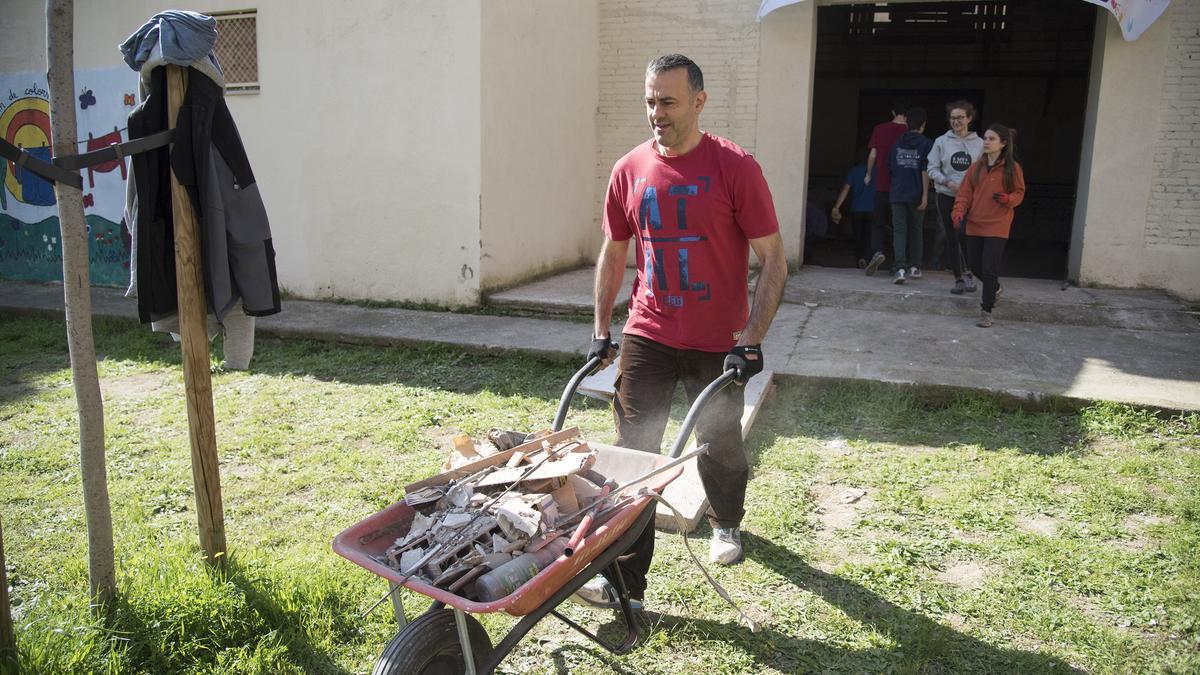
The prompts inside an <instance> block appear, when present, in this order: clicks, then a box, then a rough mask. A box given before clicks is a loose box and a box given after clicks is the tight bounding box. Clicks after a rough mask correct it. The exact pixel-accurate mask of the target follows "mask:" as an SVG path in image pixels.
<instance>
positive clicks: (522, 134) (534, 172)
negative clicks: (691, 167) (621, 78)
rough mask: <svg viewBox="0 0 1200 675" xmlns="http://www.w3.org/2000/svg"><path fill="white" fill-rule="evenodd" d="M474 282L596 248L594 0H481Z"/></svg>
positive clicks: (517, 276)
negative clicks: (478, 255) (479, 191)
mask: <svg viewBox="0 0 1200 675" xmlns="http://www.w3.org/2000/svg"><path fill="white" fill-rule="evenodd" d="M482 13H483V18H482V25H483V26H484V27H485V28H486V29H485V30H484V31H483V34H482V66H481V78H480V80H481V85H480V86H481V89H482V95H481V98H482V106H483V110H482V126H483V131H482V137H481V140H482V143H483V147H482V150H481V154H480V156H481V164H482V171H481V186H482V201H481V203H480V211H481V213H480V223H479V229H480V240H481V258H480V261H479V273H480V274H479V279H480V285H481V286H482V288H483V289H484V290H485V291H486V290H488V289H492V288H496V287H500V286H506V285H511V284H513V283H516V282H519V281H522V280H524V279H527V278H529V277H531V276H535V275H538V274H541V273H544V272H547V271H550V270H556V269H561V268H564V267H573V266H575V265H579V264H582V263H583V262H584V261H585V260H590V259H591V258H593V257H594V256H595V254H596V244H597V239H596V237H595V232H594V229H595V228H594V225H595V222H596V220H595V210H594V206H595V203H596V182H595V175H594V167H595V162H596V133H595V128H596V104H597V99H598V96H599V93H598V82H597V77H596V73H597V71H598V69H599V42H598V38H597V7H596V4H595V3H594V2H562V1H561V0H528V1H525V2H487V1H485V2H483V3H482Z"/></svg>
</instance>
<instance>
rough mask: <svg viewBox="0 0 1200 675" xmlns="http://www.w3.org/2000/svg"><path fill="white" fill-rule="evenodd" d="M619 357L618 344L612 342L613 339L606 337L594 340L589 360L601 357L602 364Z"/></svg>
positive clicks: (589, 352)
mask: <svg viewBox="0 0 1200 675" xmlns="http://www.w3.org/2000/svg"><path fill="white" fill-rule="evenodd" d="M616 355H617V343H615V342H613V341H612V338H610V337H609V336H607V335H605V336H604V337H598V338H592V346H591V348H590V349H588V354H587V360H588V361H591V360H592V359H593V358H595V357H597V356H599V357H600V362H601V363H605V362H606V361H610V360H612V358H613V357H615V356H616Z"/></svg>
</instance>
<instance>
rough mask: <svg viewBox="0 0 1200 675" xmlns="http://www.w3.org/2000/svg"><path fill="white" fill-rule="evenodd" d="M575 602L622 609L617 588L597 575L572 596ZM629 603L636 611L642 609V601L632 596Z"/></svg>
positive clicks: (595, 606) (602, 607) (601, 607)
mask: <svg viewBox="0 0 1200 675" xmlns="http://www.w3.org/2000/svg"><path fill="white" fill-rule="evenodd" d="M571 599H572V600H574V601H575V602H577V603H579V604H581V605H585V606H587V607H594V608H596V609H620V607H621V599H620V598H618V597H617V589H616V588H615V587H614V586H613V585H612V584H610V583H608V579H605V578H604V577H603V576H600V575H596V576H594V577H592V578H591V580H590V581H588V582H587V583H586V584H584V585H583V586H582V587H580V589H579V590H577V591H575V594H574V595H572V596H571ZM629 605H630V607H631V608H632V609H633V611H635V612H640V611H642V601H641V600H638V599H637V598H630V599H629Z"/></svg>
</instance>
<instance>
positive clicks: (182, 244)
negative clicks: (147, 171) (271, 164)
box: [166, 65, 225, 565]
mask: <svg viewBox="0 0 1200 675" xmlns="http://www.w3.org/2000/svg"><path fill="white" fill-rule="evenodd" d="M166 68H167V124H168V126H169V127H170V128H172V129H173V128H175V120H176V118H177V117H178V116H179V107H180V105H182V103H183V94H184V92H185V91H186V90H187V71H186V70H184V69H183V68H182V67H180V66H176V65H168V66H167V67H166ZM202 150H203V149H201V151H202ZM171 211H172V214H173V220H174V224H175V282H176V284H177V285H178V287H179V335H180V338H181V340H180V344H181V346H182V349H183V381H184V389H185V391H186V393H187V413H188V435H189V437H190V438H191V445H192V480H193V481H194V482H195V484H196V514H197V516H198V518H199V521H200V547H201V548H203V549H204V553H205V555H206V556H207V557H208V561H209V562H210V563H213V564H218V565H219V564H221V563H223V562H224V561H225V511H224V507H223V506H222V503H221V473H220V469H219V467H218V466H217V434H216V424H215V422H214V419H213V399H212V374H211V373H210V372H209V353H208V327H207V319H206V315H207V313H208V312H207V302H206V301H205V296H204V282H203V278H202V276H201V271H200V265H201V260H200V228H199V225H198V224H197V222H196V213H195V211H193V210H192V203H191V200H190V199H189V198H188V194H187V191H186V190H185V189H184V187H183V186H182V185H180V184H179V179H178V178H176V177H175V172H174V171H173V170H172V171H171Z"/></svg>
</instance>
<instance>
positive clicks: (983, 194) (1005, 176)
mask: <svg viewBox="0 0 1200 675" xmlns="http://www.w3.org/2000/svg"><path fill="white" fill-rule="evenodd" d="M1016 141H1017V131H1016V129H1009V128H1008V127H1006V126H1004V125H1003V124H993V125H991V126H990V127H988V129H987V132H986V133H984V135H983V155H981V156H980V157H979V159H978V160H976V161H975V163H974V164H972V165H971V168H969V169H967V175H966V177H965V179H964V180H963V183H962V187H960V188H959V189H958V194H957V195H956V196H955V198H954V210H953V211H952V212H951V216H950V217H951V218H952V219H953V221H954V227H955V228H957V229H958V230H960V231H964V230H965V234H966V235H967V236H966V246H965V249H966V250H965V251H964V253H966V256H967V265H968V266H969V267H970V268H971V269H972V270H975V274H976V275H977V276H979V278H980V279H981V280H983V298H981V300H982V302H981V303H980V305H979V306H980V309H981V311H980V314H979V322H978V323H976V324H975V325H976V326H979V327H980V328H990V327H991V326H992V308H993V307H995V306H996V296H997V295H998V294H999V291H1000V258H1001V257H1002V256H1003V255H1004V244H1005V243H1007V242H1008V233H1009V230H1011V229H1012V221H1013V209H1015V208H1017V206H1019V205H1020V204H1021V202H1022V201H1023V200H1024V199H1025V174H1024V172H1023V171H1021V165H1020V164H1018V163H1017V144H1016Z"/></svg>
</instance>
